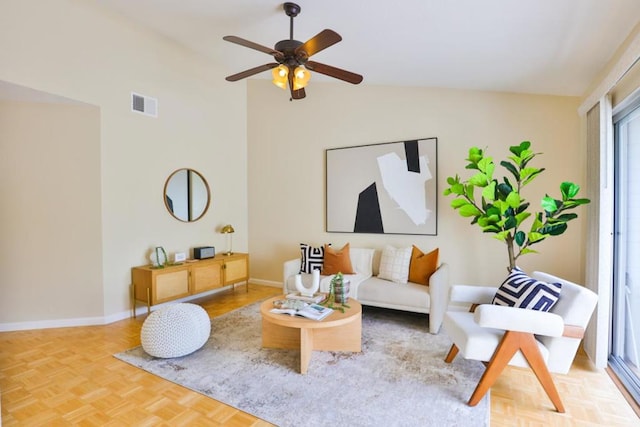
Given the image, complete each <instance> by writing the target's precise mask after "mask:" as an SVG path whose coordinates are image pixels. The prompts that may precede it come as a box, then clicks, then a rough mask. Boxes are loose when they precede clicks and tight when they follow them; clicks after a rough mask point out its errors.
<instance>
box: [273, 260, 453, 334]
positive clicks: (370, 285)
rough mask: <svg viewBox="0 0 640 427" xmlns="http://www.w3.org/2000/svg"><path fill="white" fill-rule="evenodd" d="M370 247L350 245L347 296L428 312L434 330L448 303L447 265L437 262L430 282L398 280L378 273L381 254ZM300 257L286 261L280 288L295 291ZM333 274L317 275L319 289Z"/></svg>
mask: <svg viewBox="0 0 640 427" xmlns="http://www.w3.org/2000/svg"><path fill="white" fill-rule="evenodd" d="M377 252H378V251H376V250H374V249H369V248H350V251H349V256H350V258H351V265H352V267H353V270H354V271H355V273H356V274H346V275H345V278H346V279H349V280H350V282H351V283H350V292H349V296H350V297H352V298H354V299H356V300H358V302H360V304H362V305H370V306H375V307H384V308H391V309H396V310H404V311H411V312H415V313H427V314H429V332H431V333H432V334H437V333H438V331H439V330H440V326H441V325H442V320H443V319H444V314H445V312H446V310H447V305H448V303H449V267H448V265H447V264H446V263H442V264H440V266H439V267H438V269H437V270H436V272H435V273H433V275H431V278H430V279H429V286H424V285H419V284H416V283H411V282H409V283H407V284H398V283H394V282H392V281H389V280H384V279H379V278H378V277H377V274H378V268H379V265H380V254H379V253H377ZM300 265H301V260H300V258H296V259H292V260H289V261H285V263H284V272H283V290H284V293H285V294H288V293H292V292H296V285H295V276H296V274H298V273H299V272H300ZM331 277H332V276H320V291H321V292H328V291H329V283H330V281H331ZM311 280H312V278H311V274H306V273H302V282H303V283H304V285H305V286H309V285H310V284H311Z"/></svg>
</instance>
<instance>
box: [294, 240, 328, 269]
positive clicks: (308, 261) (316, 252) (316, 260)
mask: <svg viewBox="0 0 640 427" xmlns="http://www.w3.org/2000/svg"><path fill="white" fill-rule="evenodd" d="M323 261H324V246H320V247H318V248H316V247H313V246H311V245H307V244H306V243H300V273H312V272H313V270H322V263H323Z"/></svg>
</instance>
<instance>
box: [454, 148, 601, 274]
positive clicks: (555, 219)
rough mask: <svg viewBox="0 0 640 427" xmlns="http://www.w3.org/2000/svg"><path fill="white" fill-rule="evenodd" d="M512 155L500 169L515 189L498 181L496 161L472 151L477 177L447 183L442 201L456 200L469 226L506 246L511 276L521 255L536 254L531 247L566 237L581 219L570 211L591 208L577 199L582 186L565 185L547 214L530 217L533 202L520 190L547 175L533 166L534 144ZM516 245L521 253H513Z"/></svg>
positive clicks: (547, 203) (547, 204) (546, 204)
mask: <svg viewBox="0 0 640 427" xmlns="http://www.w3.org/2000/svg"><path fill="white" fill-rule="evenodd" d="M509 151H510V152H511V156H509V160H511V161H506V160H503V161H501V162H500V165H501V166H503V167H504V168H505V169H506V170H507V171H509V173H510V174H512V175H513V177H512V178H514V179H515V181H514V182H513V184H512V183H511V182H510V181H509V179H508V178H507V177H503V178H502V179H498V178H494V176H493V172H494V169H495V165H494V163H493V159H492V158H491V157H488V156H485V153H484V151H483V150H481V149H480V148H477V147H471V148H470V149H469V157H468V158H467V159H466V160H467V161H468V162H469V164H467V166H466V169H471V170H473V171H474V172H473V173H474V175H473V176H472V177H471V178H469V179H467V180H464V181H462V180H461V179H460V177H459V176H458V175H456V176H455V177H449V178H447V184H449V187H447V188H446V189H445V190H444V195H445V196H449V195H453V197H454V199H453V200H452V201H451V207H452V208H453V209H456V210H457V211H458V213H459V214H460V216H462V217H465V218H471V224H478V226H479V227H480V228H481V229H482V232H483V233H493V234H495V238H496V239H498V240H500V241H503V242H505V244H506V245H507V252H508V255H509V266H508V268H507V270H508V271H509V272H511V270H513V269H514V268H515V267H516V261H517V260H518V258H519V257H520V256H521V255H525V254H529V253H537V251H535V250H533V249H531V245H533V244H536V243H539V242H541V241H543V240H544V239H546V238H547V237H549V236H559V235H560V234H562V233H564V232H565V231H566V229H567V223H568V222H569V221H571V220H572V219H576V218H577V217H578V214H575V213H567V212H566V211H568V210H570V209H575V208H577V207H578V206H580V205H584V204H587V203H589V202H590V200H589V199H576V198H575V197H576V196H577V195H578V192H579V191H580V186H579V185H577V184H574V183H572V182H563V183H562V184H560V197H559V198H557V199H555V198H553V197H550V196H549V195H545V196H544V197H543V198H542V200H541V206H542V209H543V210H544V214H543V213H542V212H535V213H534V214H533V215H532V214H531V213H529V212H527V209H528V208H529V202H528V201H527V200H525V198H524V197H522V194H521V189H522V188H523V187H524V186H525V185H527V184H529V183H530V182H531V181H533V180H534V179H535V178H536V177H537V176H538V175H540V174H541V173H542V172H543V171H544V170H545V169H544V168H534V167H533V166H531V164H530V162H531V160H533V159H534V158H535V157H536V156H537V155H538V154H539V153H534V152H533V150H532V149H531V142H529V141H522V142H521V143H520V145H514V146H511V147H509ZM476 187H477V188H479V189H480V192H481V196H482V197H481V198H480V197H477V196H475V190H476ZM480 199H482V203H480V202H479V200H480ZM529 217H532V219H533V222H532V224H531V226H530V227H526V229H528V230H529V231H528V232H525V231H522V228H525V227H524V221H525V220H526V219H527V218H529ZM514 242H515V243H516V244H517V245H518V246H517V248H514V245H513V244H514Z"/></svg>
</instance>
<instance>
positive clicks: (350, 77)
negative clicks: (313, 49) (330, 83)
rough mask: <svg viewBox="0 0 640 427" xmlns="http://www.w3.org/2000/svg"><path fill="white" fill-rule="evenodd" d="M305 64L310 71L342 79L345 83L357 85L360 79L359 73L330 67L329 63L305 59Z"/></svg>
mask: <svg viewBox="0 0 640 427" xmlns="http://www.w3.org/2000/svg"><path fill="white" fill-rule="evenodd" d="M305 66H306V67H307V68H308V69H310V70H311V71H315V72H316V73H320V74H324V75H325V76H329V77H333V78H336V79H340V80H344V81H345V82H347V83H353V84H354V85H357V84H358V83H360V82H361V81H362V76H361V75H360V74H356V73H352V72H351V71H346V70H342V69H340V68H336V67H332V66H331V65H326V64H321V63H319V62H315V61H307V63H306V64H305Z"/></svg>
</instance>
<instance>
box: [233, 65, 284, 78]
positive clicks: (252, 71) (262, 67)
mask: <svg viewBox="0 0 640 427" xmlns="http://www.w3.org/2000/svg"><path fill="white" fill-rule="evenodd" d="M277 66H278V63H277V62H271V63H269V64H264V65H260V66H259V67H254V68H251V69H249V70H245V71H241V72H239V73H237V74H233V75H231V76H229V77H226V78H225V80H226V81H228V82H236V81H238V80H241V79H244V78H247V77H250V76H253V75H254V74H258V73H261V72H263V71H267V70H270V69H272V68H276V67H277Z"/></svg>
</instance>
